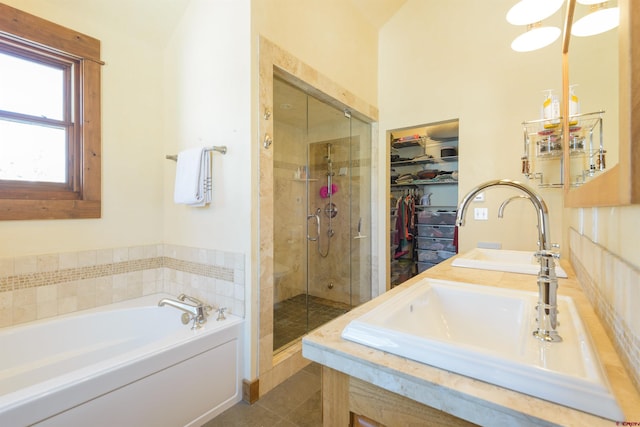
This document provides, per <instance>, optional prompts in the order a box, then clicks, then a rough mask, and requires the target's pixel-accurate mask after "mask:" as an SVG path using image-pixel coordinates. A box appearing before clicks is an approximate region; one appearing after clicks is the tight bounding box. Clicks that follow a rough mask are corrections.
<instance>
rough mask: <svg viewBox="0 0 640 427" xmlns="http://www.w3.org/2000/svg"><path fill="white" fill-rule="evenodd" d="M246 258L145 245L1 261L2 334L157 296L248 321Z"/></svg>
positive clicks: (0, 307) (222, 253) (217, 252)
mask: <svg viewBox="0 0 640 427" xmlns="http://www.w3.org/2000/svg"><path fill="white" fill-rule="evenodd" d="M244 271H245V263H244V255H242V254H235V253H230V252H222V251H216V250H207V249H199V248H189V247H184V246H176V245H162V244H159V245H146V246H136V247H129V248H114V249H98V250H91V251H81V252H68V253H59V254H45V255H33V256H24V257H15V258H0V327H4V326H11V325H14V324H18V323H24V322H29V321H32V320H37V319H44V318H47V317H52V316H56V315H59V314H66V313H71V312H74V311H78V310H84V309H88V308H93V307H98V306H102V305H106V304H111V303H115V302H119V301H123V300H127V299H132V298H137V297H140V296H144V295H150V294H154V293H158V292H167V293H169V294H172V295H178V294H180V293H183V292H184V293H187V294H189V295H191V296H194V297H196V298H200V299H203V300H205V301H207V302H208V303H210V304H213V305H215V306H220V307H227V309H228V311H229V312H230V313H233V314H236V315H238V316H241V317H244V285H245V274H244Z"/></svg>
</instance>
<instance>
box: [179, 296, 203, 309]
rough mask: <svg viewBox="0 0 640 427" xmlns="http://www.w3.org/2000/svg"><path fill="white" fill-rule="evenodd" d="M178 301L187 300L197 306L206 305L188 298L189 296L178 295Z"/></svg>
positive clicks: (195, 299)
mask: <svg viewBox="0 0 640 427" xmlns="http://www.w3.org/2000/svg"><path fill="white" fill-rule="evenodd" d="M178 299H179V300H180V301H184V300H189V301H191V302H192V303H194V304H197V305H202V306H204V305H206V304H205V303H204V302H203V301H201V300H199V299H198V298H195V297H190V296H189V295H187V294H180V295H178Z"/></svg>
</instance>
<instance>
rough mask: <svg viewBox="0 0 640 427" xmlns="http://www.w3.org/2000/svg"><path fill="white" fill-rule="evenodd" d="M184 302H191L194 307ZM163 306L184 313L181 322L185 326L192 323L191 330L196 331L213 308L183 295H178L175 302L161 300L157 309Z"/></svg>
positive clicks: (166, 299) (205, 321)
mask: <svg viewBox="0 0 640 427" xmlns="http://www.w3.org/2000/svg"><path fill="white" fill-rule="evenodd" d="M185 300H188V301H191V302H192V303H193V304H195V305H193V304H189V303H187V302H185ZM165 305H168V306H171V307H174V308H177V309H178V310H182V311H184V312H185V314H183V317H182V322H183V323H185V324H187V323H189V322H190V321H193V323H192V325H191V329H198V328H200V327H201V326H202V325H204V324H205V323H207V316H208V315H209V312H210V311H211V310H212V309H213V307H211V306H210V305H208V304H205V303H204V302H203V301H200V300H199V299H197V298H193V297H190V296H188V295H185V294H180V295H179V296H178V299H177V300H174V299H171V298H163V299H161V300H160V301H159V302H158V307H163V306H165Z"/></svg>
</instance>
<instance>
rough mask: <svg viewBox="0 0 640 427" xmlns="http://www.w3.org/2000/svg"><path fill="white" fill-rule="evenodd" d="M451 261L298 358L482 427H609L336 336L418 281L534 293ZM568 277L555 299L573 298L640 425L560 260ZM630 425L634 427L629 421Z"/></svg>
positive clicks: (610, 353)
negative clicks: (561, 296) (432, 279)
mask: <svg viewBox="0 0 640 427" xmlns="http://www.w3.org/2000/svg"><path fill="white" fill-rule="evenodd" d="M451 261H452V259H449V260H447V261H445V262H443V263H441V264H438V265H437V266H435V267H433V268H431V269H429V270H427V271H425V272H423V273H422V274H420V275H418V276H416V277H414V278H412V279H410V280H409V281H407V282H405V283H403V284H402V285H400V286H397V287H395V288H394V289H392V290H390V291H389V292H386V293H384V294H383V295H380V296H379V297H377V298H375V299H373V300H371V301H369V302H367V303H365V304H363V305H361V306H359V307H356V308H355V309H353V310H351V311H350V312H348V313H347V314H345V315H343V316H341V317H339V318H337V319H335V320H333V321H331V322H329V323H327V324H326V325H324V326H322V327H320V328H318V329H316V330H314V331H312V332H311V333H310V334H309V335H307V336H306V337H305V338H304V339H303V344H302V351H303V356H304V357H306V358H307V359H310V360H313V361H315V362H317V363H319V364H321V365H324V366H327V367H329V368H332V369H334V370H336V371H339V372H342V373H344V374H347V375H349V376H351V377H355V378H359V379H361V380H363V381H366V382H368V383H371V384H373V385H375V386H378V387H380V388H383V389H386V390H389V391H391V392H394V393H397V394H399V395H402V396H405V397H408V398H410V399H412V400H414V401H417V402H420V403H423V404H425V405H428V406H430V407H433V408H436V409H438V410H440V411H443V412H446V413H449V414H451V415H454V416H456V417H459V418H462V419H465V420H468V421H470V422H473V423H477V424H480V425H487V424H488V422H489V420H490V423H491V425H493V426H498V425H505V426H506V425H509V426H511V425H563V426H568V425H570V426H612V425H615V423H614V422H612V421H611V420H605V419H603V418H600V417H597V416H594V415H591V414H588V413H585V412H582V411H578V410H575V409H571V408H568V407H565V406H562V405H558V404H554V403H552V402H548V401H545V400H542V399H538V398H535V397H532V396H528V395H525V394H522V393H519V392H516V391H512V390H508V389H505V388H502V387H499V386H495V385H493V384H489V383H486V382H483V381H479V380H476V379H473V378H470V377H465V376H462V375H459V374H455V373H453V372H449V371H446V370H443V369H439V368H435V367H432V366H429V365H425V364H422V363H419V362H415V361H413V360H410V359H406V358H403V357H400V356H395V355H393V354H389V353H386V352H383V351H380V350H376V349H373V348H369V347H366V346H363V345H360V344H357V343H354V342H350V341H347V340H344V339H342V338H341V333H342V330H343V329H344V328H345V327H346V326H347V324H348V323H349V322H350V321H351V320H353V319H355V318H357V317H359V316H361V315H362V314H364V313H366V312H368V311H369V310H371V309H373V308H374V307H376V306H378V305H379V304H381V303H383V302H384V301H386V300H388V299H389V298H391V297H393V296H394V295H395V294H396V293H397V292H402V290H403V289H406V288H408V287H410V286H413V285H414V284H416V283H417V282H419V281H420V280H421V279H422V278H425V277H430V278H434V279H443V280H452V281H461V282H468V283H475V284H479V285H488V286H498V287H504V288H511V289H518V290H526V291H537V284H536V277H535V276H531V275H524V274H515V273H504V272H500V271H489V270H475V269H469V268H457V267H452V266H451ZM561 265H562V267H563V268H564V269H565V271H566V272H567V274H568V276H569V278H567V279H558V283H559V289H558V294H559V295H566V296H569V297H571V298H573V300H574V302H575V304H576V306H577V308H578V311H579V312H580V316H581V317H582V320H583V322H584V323H585V326H586V328H587V329H588V330H589V333H590V334H591V337H592V340H593V343H594V345H595V347H596V349H597V351H598V356H599V357H600V361H601V362H602V364H603V365H604V369H605V372H606V374H607V377H608V379H609V383H610V384H611V388H612V390H613V393H614V394H615V396H616V399H617V401H618V404H619V405H620V407H621V408H622V410H623V412H624V414H625V418H626V419H625V420H616V421H627V422H634V423H640V393H639V392H638V390H637V389H636V388H635V387H634V385H633V384H632V382H631V381H630V380H629V375H628V374H627V372H626V371H625V368H624V367H623V365H622V363H621V361H620V358H619V357H618V354H617V352H616V351H615V349H614V347H613V345H612V343H611V341H610V339H609V338H608V336H607V334H606V332H605V330H604V328H603V326H602V324H601V322H600V320H599V319H598V317H597V316H596V314H595V312H594V311H593V309H592V308H591V305H590V303H589V302H588V300H587V298H586V297H585V295H584V294H583V292H582V290H581V288H580V284H579V283H578V282H577V279H575V273H574V271H573V269H572V268H571V265H570V263H568V262H567V261H566V260H561ZM634 425H635V424H634Z"/></svg>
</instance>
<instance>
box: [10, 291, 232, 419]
mask: <svg viewBox="0 0 640 427" xmlns="http://www.w3.org/2000/svg"><path fill="white" fill-rule="evenodd" d="M165 297H167V298H172V296H170V295H165V294H156V295H151V296H147V297H143V298H138V299H135V300H130V301H125V302H122V303H117V304H112V305H108V306H104V307H100V308H97V309H92V310H86V311H81V312H77V313H73V314H71V315H66V316H59V317H56V318H52V319H47V320H42V321H36V322H31V323H28V324H24V325H19V326H14V327H9V328H3V329H0V426H7V427H9V426H11V427H16V426H27V425H33V424H37V425H41V426H65V427H68V426H85V425H91V426H109V427H112V426H119V427H125V426H154V427H156V426H168V427H178V426H199V425H201V424H203V423H205V422H206V421H208V420H210V419H211V418H213V417H215V416H216V415H218V414H219V413H220V412H222V411H224V410H225V409H227V408H228V407H230V406H232V405H234V404H235V403H237V402H238V401H239V400H240V399H241V397H242V378H241V359H242V345H241V343H242V324H243V320H242V319H241V318H239V317H237V316H233V315H227V316H226V320H223V321H216V315H215V314H214V313H212V315H211V316H210V317H209V320H208V322H207V323H206V324H205V325H204V327H203V328H201V329H198V330H191V329H190V325H183V324H182V322H181V321H180V316H181V314H182V312H181V311H179V310H177V309H175V308H173V307H168V306H164V307H158V306H157V304H158V301H159V300H160V299H162V298H165ZM173 298H175V296H173Z"/></svg>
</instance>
